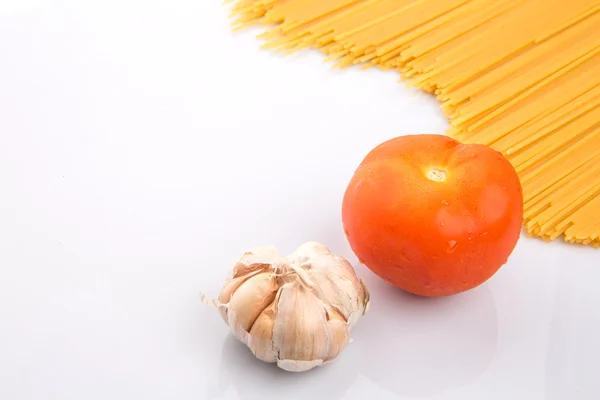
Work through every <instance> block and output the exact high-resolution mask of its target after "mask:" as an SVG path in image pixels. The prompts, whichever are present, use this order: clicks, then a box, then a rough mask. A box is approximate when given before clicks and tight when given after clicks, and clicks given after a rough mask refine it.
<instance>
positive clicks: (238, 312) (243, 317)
mask: <svg viewBox="0 0 600 400" xmlns="http://www.w3.org/2000/svg"><path fill="white" fill-rule="evenodd" d="M277 289H278V285H277V281H276V279H275V277H274V276H273V275H272V274H270V273H261V274H257V275H254V276H252V277H251V278H250V279H248V280H246V282H244V283H243V284H242V285H241V286H240V287H239V288H238V289H237V290H236V291H235V293H233V295H232V296H231V300H230V301H229V304H228V305H227V323H228V324H229V326H230V327H231V329H232V330H233V333H234V335H235V337H237V338H238V339H239V340H241V341H242V342H243V343H246V344H247V341H248V332H249V331H250V329H251V328H252V325H253V324H254V322H255V321H256V319H257V318H258V316H259V315H260V314H261V313H262V312H263V310H264V309H265V308H267V307H268V306H269V304H271V303H272V302H273V300H275V296H276V294H277Z"/></svg>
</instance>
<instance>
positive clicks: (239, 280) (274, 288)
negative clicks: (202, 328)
mask: <svg viewBox="0 0 600 400" xmlns="http://www.w3.org/2000/svg"><path fill="white" fill-rule="evenodd" d="M216 304H217V307H218V308H219V311H220V312H221V316H222V317H223V319H224V320H225V322H226V323H227V324H228V325H229V327H230V329H231V331H232V332H233V334H234V335H235V337H236V338H237V339H238V340H240V341H241V342H242V343H245V344H246V345H247V346H248V347H249V348H250V350H251V351H252V353H253V354H254V355H255V356H256V357H257V358H258V359H260V360H262V361H265V362H268V363H277V365H278V366H279V367H280V368H282V369H284V370H287V371H307V370H309V369H312V368H314V367H316V366H319V365H321V364H325V363H328V362H331V361H333V360H334V359H335V358H336V357H337V356H338V355H339V354H340V353H341V352H342V351H343V350H344V349H345V347H346V345H347V344H348V342H349V341H350V330H351V329H352V328H353V327H354V325H355V324H356V323H357V321H358V320H359V319H360V317H361V316H362V315H363V314H364V313H365V312H366V311H367V310H368V306H369V291H368V290H367V288H366V286H365V284H364V283H363V282H362V280H359V279H358V278H357V277H356V274H355V273H354V269H353V268H352V266H351V265H350V263H349V262H348V261H347V260H346V259H344V258H342V257H339V256H336V255H334V254H332V253H331V251H329V249H328V248H327V247H325V246H323V245H321V244H319V243H314V242H308V243H305V244H303V245H302V246H300V247H298V248H297V249H296V250H295V251H294V252H293V253H292V254H290V255H289V256H287V257H280V256H279V254H278V253H277V250H276V249H275V248H274V247H258V248H255V249H253V250H251V251H249V252H247V253H245V254H244V255H243V256H242V257H241V258H240V259H239V261H238V262H237V263H236V264H235V265H234V267H233V271H232V273H231V276H230V278H229V280H228V281H227V282H226V283H225V285H224V287H223V289H222V290H221V293H220V295H219V298H218V302H216Z"/></svg>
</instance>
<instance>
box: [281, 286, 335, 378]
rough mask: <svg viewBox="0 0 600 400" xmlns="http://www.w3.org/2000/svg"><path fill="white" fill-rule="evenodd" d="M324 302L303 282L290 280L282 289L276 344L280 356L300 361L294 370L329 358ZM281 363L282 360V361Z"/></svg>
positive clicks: (284, 358) (289, 360) (288, 360)
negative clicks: (308, 362) (291, 281)
mask: <svg viewBox="0 0 600 400" xmlns="http://www.w3.org/2000/svg"><path fill="white" fill-rule="evenodd" d="M328 336H329V335H328V332H327V318H326V313H325V307H324V305H323V302H321V300H319V299H318V298H317V297H316V296H315V295H314V294H313V292H312V291H311V290H310V289H309V288H307V287H306V286H304V285H303V284H302V283H301V282H295V283H287V284H285V285H284V286H283V287H282V289H281V294H280V298H279V304H278V310H277V318H276V319H275V326H274V328H273V345H274V347H275V348H276V349H277V350H278V353H279V360H280V361H282V360H287V361H286V362H285V363H284V364H282V365H288V364H289V362H291V361H298V362H300V363H299V364H298V365H297V366H295V367H293V368H294V370H298V371H301V370H304V369H303V368H306V367H308V366H310V365H312V364H307V363H302V362H306V361H310V362H317V363H323V361H324V360H326V359H327V358H328V355H329V348H330V346H331V344H330V343H329V337H328ZM278 364H279V363H278Z"/></svg>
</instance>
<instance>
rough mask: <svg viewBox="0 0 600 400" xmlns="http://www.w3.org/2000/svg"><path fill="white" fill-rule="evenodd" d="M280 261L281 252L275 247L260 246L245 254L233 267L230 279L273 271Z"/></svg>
mask: <svg viewBox="0 0 600 400" xmlns="http://www.w3.org/2000/svg"><path fill="white" fill-rule="evenodd" d="M279 259H280V256H279V252H278V251H277V249H276V248H275V247H274V246H259V247H256V248H254V249H252V250H251V251H247V252H245V253H244V254H243V255H242V257H240V259H239V260H238V261H237V263H236V264H235V265H234V266H233V271H232V273H231V276H230V279H233V278H238V277H240V276H244V275H247V274H249V273H251V272H254V271H262V270H265V269H271V270H272V269H273V265H275V263H276V262H277V261H278V260H279Z"/></svg>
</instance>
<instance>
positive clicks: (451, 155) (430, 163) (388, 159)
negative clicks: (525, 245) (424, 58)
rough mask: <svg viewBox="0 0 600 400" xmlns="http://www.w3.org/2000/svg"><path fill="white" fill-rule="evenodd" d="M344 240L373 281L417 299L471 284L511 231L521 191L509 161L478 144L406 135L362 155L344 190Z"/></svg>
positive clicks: (509, 247)
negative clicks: (416, 296) (375, 279)
mask: <svg viewBox="0 0 600 400" xmlns="http://www.w3.org/2000/svg"><path fill="white" fill-rule="evenodd" d="M342 220H343V224H344V229H345V232H346V236H347V238H348V242H349V244H350V246H351V248H352V250H353V252H354V253H355V254H356V256H357V257H358V258H359V260H360V262H361V263H363V264H364V265H366V266H367V267H368V268H369V269H370V270H372V271H373V272H374V273H375V274H377V275H378V276H379V277H381V278H383V279H384V280H386V281H388V282H390V283H392V284H393V285H395V286H398V287H399V288H401V289H403V290H405V291H407V292H410V293H413V294H416V295H421V296H447V295H452V294H456V293H460V292H464V291H466V290H469V289H472V288H474V287H476V286H479V285H480V284H482V283H483V282H485V281H487V280H488V279H489V278H490V277H492V276H493V275H494V274H495V273H496V272H497V271H498V269H499V268H500V267H501V266H502V265H503V264H505V263H506V262H507V259H508V257H509V256H510V254H511V253H512V252H513V250H514V248H515V246H516V244H517V241H518V240H519V236H520V233H521V226H522V223H523V193H522V189H521V183H520V181H519V177H518V176H517V174H516V172H515V170H514V168H513V167H512V165H511V164H510V162H509V161H508V160H507V159H506V158H505V157H504V156H503V155H502V154H501V153H499V152H497V151H495V150H493V149H492V148H490V147H488V146H484V145H477V144H473V145H467V144H462V143H459V142H458V141H456V140H454V139H452V138H450V137H447V136H443V135H409V136H401V137H398V138H395V139H391V140H389V141H386V142H384V143H382V144H380V145H378V146H377V147H375V148H374V149H373V150H371V152H369V153H368V154H367V156H366V157H365V158H364V160H363V161H362V163H361V164H360V165H359V166H358V168H357V170H356V171H355V173H354V176H353V177H352V179H351V180H350V183H349V185H348V187H347V189H346V192H345V194H344V199H343V204H342Z"/></svg>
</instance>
